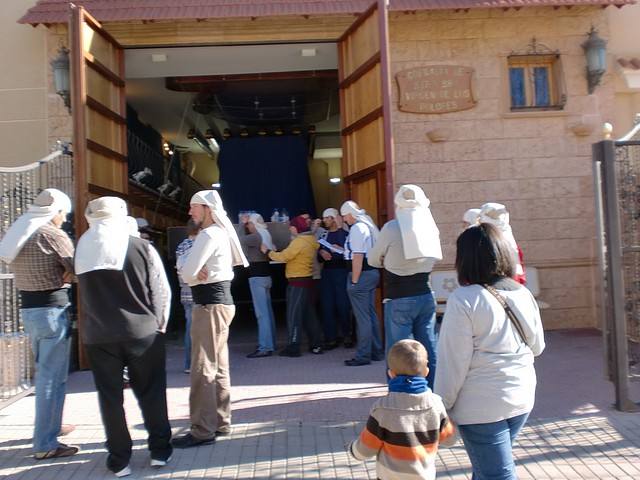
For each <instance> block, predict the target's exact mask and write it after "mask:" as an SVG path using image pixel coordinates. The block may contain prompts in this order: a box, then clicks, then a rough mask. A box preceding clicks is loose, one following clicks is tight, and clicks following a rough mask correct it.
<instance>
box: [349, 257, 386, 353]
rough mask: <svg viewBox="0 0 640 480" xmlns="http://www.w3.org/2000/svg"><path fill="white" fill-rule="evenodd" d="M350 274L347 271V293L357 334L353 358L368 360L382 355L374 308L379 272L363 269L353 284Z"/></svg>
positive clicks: (378, 325) (376, 314) (378, 324)
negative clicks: (354, 318)
mask: <svg viewBox="0 0 640 480" xmlns="http://www.w3.org/2000/svg"><path fill="white" fill-rule="evenodd" d="M351 275H352V274H351V273H349V276H348V279H347V294H348V295H349V300H350V301H351V308H352V309H353V314H354V316H355V317H356V335H357V336H358V350H357V351H356V355H355V357H354V359H355V360H358V361H362V362H368V361H371V358H372V357H373V358H379V357H383V355H384V354H383V351H382V339H381V335H380V322H379V320H378V312H377V310H376V286H377V285H378V281H379V280H380V272H378V270H375V269H371V270H363V271H362V273H361V274H360V278H359V279H358V283H357V284H355V285H352V284H351ZM379 359H381V358H379Z"/></svg>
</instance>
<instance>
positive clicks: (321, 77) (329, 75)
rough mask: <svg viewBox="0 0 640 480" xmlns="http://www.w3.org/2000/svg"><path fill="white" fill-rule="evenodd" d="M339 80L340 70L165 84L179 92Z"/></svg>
mask: <svg viewBox="0 0 640 480" xmlns="http://www.w3.org/2000/svg"><path fill="white" fill-rule="evenodd" d="M337 78H338V70H317V71H316V70H311V71H304V72H271V73H251V74H237V75H202V76H189V77H167V78H166V80H165V84H166V87H167V89H169V90H173V91H178V92H200V91H206V92H211V91H215V90H216V88H220V89H223V88H224V87H225V85H226V86H228V85H229V84H230V83H240V82H256V81H284V80H310V79H314V80H318V81H320V82H322V81H325V80H326V81H331V82H335V81H336V79H337Z"/></svg>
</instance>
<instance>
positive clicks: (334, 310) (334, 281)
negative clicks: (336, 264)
mask: <svg viewBox="0 0 640 480" xmlns="http://www.w3.org/2000/svg"><path fill="white" fill-rule="evenodd" d="M347 275H348V272H347V269H346V268H326V267H325V268H324V269H323V270H322V278H321V279H320V306H321V308H322V326H323V328H324V340H325V342H335V341H336V338H337V337H338V325H340V331H341V333H342V336H343V337H344V338H345V339H348V338H350V337H351V328H350V325H349V323H350V320H351V306H350V305H349V296H348V295H347V287H346V284H347Z"/></svg>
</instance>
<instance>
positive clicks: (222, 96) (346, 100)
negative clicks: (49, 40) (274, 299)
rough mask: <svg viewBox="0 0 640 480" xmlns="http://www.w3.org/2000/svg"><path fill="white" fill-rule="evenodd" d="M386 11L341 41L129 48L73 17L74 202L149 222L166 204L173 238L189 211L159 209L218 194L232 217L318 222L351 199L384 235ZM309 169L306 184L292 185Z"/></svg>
mask: <svg viewBox="0 0 640 480" xmlns="http://www.w3.org/2000/svg"><path fill="white" fill-rule="evenodd" d="M385 5H386V4H385V2H384V0H377V1H375V2H372V5H371V7H370V8H369V9H368V10H367V11H366V12H364V13H363V14H362V15H361V16H360V17H358V19H357V20H356V21H355V22H354V23H353V25H352V26H351V27H350V28H349V29H348V30H347V31H346V32H345V33H344V35H342V36H341V37H340V38H339V39H337V42H336V43H332V42H326V43H325V42H323V43H299V42H298V43H279V44H269V45H266V44H251V45H248V44H243V45H224V46H220V45H216V46H204V47H202V46H199V47H183V46H180V47H178V46H171V40H170V39H169V40H168V42H167V45H168V46H167V47H166V48H161V47H157V46H156V47H154V48H153V49H137V48H133V47H129V48H128V49H124V50H123V49H122V47H120V46H119V45H118V42H117V41H115V40H114V39H113V38H112V37H111V36H110V35H109V34H108V33H107V32H104V31H103V30H102V29H101V26H100V25H99V24H98V23H97V22H96V21H95V20H93V19H91V18H90V16H89V15H88V14H86V12H84V10H83V9H82V8H78V7H75V6H72V7H71V8H72V11H73V12H74V14H73V22H72V25H71V26H70V30H71V42H70V44H71V47H72V48H71V50H72V51H73V52H72V56H71V58H72V71H73V74H74V80H75V81H74V92H73V99H74V100H73V102H72V105H73V107H74V110H75V111H74V144H75V147H76V150H77V152H80V153H79V154H78V153H77V154H76V161H77V162H78V163H79V164H81V165H80V166H81V167H82V168H83V169H84V172H86V178H84V177H83V178H79V179H78V180H77V183H78V185H79V187H78V196H77V198H76V202H78V203H79V205H80V206H81V208H83V206H84V204H85V203H86V201H87V200H88V199H90V198H91V197H95V196H100V195H109V194H110V195H118V194H120V195H124V196H125V197H126V198H128V200H129V203H130V205H133V209H134V211H132V212H131V213H133V214H134V215H135V216H140V215H139V212H141V211H142V212H145V211H146V210H147V208H148V205H147V203H154V202H155V200H156V199H157V202H155V207H154V206H153V205H151V207H152V208H153V210H152V211H151V213H152V214H153V215H154V217H155V216H156V214H158V212H160V215H159V217H160V218H161V220H160V221H159V222H158V223H156V221H155V218H154V219H152V220H153V224H157V225H160V224H161V223H160V222H162V225H164V226H167V227H168V226H171V225H176V224H180V223H179V220H180V218H182V223H184V222H186V219H187V216H186V210H185V209H184V208H183V209H180V208H175V209H174V208H172V206H171V205H169V204H161V200H162V197H166V198H169V199H172V200H174V201H175V203H176V204H178V206H180V203H178V202H183V203H182V205H184V202H185V199H186V203H187V204H188V199H189V198H190V193H192V191H193V189H195V190H199V189H202V188H210V185H214V184H219V188H220V189H221V195H222V197H223V200H224V202H225V205H226V207H227V210H228V212H229V214H230V215H231V216H232V218H233V216H234V215H237V214H238V213H239V212H240V211H241V210H243V209H244V210H256V211H258V212H259V213H261V214H262V215H263V216H264V217H265V218H267V219H270V217H271V213H272V209H273V210H275V209H276V208H280V209H282V208H284V209H287V210H288V211H289V212H290V213H292V214H295V213H296V211H297V210H298V209H306V210H309V211H310V213H312V214H317V212H318V211H320V210H321V209H324V208H325V207H328V206H338V205H339V204H340V203H341V202H342V201H343V200H344V199H345V198H347V197H348V198H352V199H354V200H355V201H356V202H358V203H359V204H360V206H361V207H364V208H366V210H367V211H368V212H369V213H370V214H371V215H372V216H373V217H374V219H377V222H378V223H379V224H382V223H383V222H384V221H385V220H386V219H387V217H388V205H391V203H390V199H391V198H392V188H393V179H392V172H393V149H392V140H391V128H390V107H389V102H390V93H389V91H390V87H389V67H388V65H389V61H388V48H387V44H388V35H387V18H386V6H385ZM100 37H102V38H103V39H104V41H96V40H97V39H99V38H100ZM176 40H177V39H176ZM123 52H124V53H123ZM317 61H321V62H320V63H314V62H317ZM87 73H89V74H87ZM123 90H124V93H123ZM338 99H339V100H338ZM105 119H106V120H105ZM125 123H126V133H124V134H123V133H122V125H123V124H125ZM111 124H113V125H114V126H113V127H112V126H111ZM285 138H287V141H286V142H285ZM243 142H246V143H243ZM247 145H251V148H248V147H247ZM105 159H107V160H106V161H105ZM285 159H286V160H287V162H284V160H285ZM223 160H224V161H223ZM279 162H283V163H279ZM301 164H302V165H304V166H306V172H305V171H301V172H296V176H295V177H294V176H292V175H291V174H292V171H293V170H296V169H297V168H299V167H300V166H301ZM78 168H80V167H78ZM300 170H304V169H302V168H301V169H300ZM332 179H334V182H331V180H332ZM335 179H339V180H340V183H342V184H343V185H344V186H341V185H340V184H339V183H338V182H337V181H336V180H335ZM249 180H250V181H251V183H250V182H249ZM187 186H189V188H186V187H187ZM189 190H192V191H191V192H189ZM274 192H275V193H274ZM291 192H293V193H295V194H297V195H301V194H302V196H299V197H293V198H290V197H288V196H287V197H285V196H284V194H285V193H291ZM158 193H159V194H160V196H158ZM154 195H155V196H154ZM267 195H270V197H269V199H268V200H266V201H265V200H264V198H265V197H266V196H267ZM273 195H275V196H273ZM278 195H279V196H278ZM281 197H284V198H281ZM232 198H234V199H232ZM235 198H237V199H235ZM149 199H151V200H152V201H151V202H148V200H149ZM263 201H264V203H259V202H263ZM145 202H146V203H145ZM278 203H279V204H280V205H278ZM160 207H162V208H160ZM279 211H280V213H282V212H281V210H279ZM77 217H78V218H79V216H78V215H77ZM76 225H77V227H79V230H78V231H77V234H78V235H79V234H81V233H82V232H83V230H84V228H83V227H84V226H83V225H81V223H80V222H79V223H77V224H76ZM274 240H276V239H275V238H274ZM169 247H170V246H169ZM166 251H171V248H168V249H167V250H166Z"/></svg>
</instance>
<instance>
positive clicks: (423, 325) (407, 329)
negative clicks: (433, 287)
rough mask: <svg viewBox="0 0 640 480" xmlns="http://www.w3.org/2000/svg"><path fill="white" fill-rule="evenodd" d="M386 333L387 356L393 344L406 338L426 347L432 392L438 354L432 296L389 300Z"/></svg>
mask: <svg viewBox="0 0 640 480" xmlns="http://www.w3.org/2000/svg"><path fill="white" fill-rule="evenodd" d="M384 332H385V347H386V352H387V353H389V349H390V348H391V347H392V346H393V344H395V343H396V342H398V341H399V340H405V339H407V338H410V339H413V340H416V341H417V342H420V343H421V344H422V345H424V348H426V350H427V354H428V355H429V375H427V382H428V383H429V388H431V389H433V381H434V379H435V376H436V360H437V355H438V339H437V337H436V301H435V299H434V298H433V293H431V292H429V293H426V294H424V295H417V296H414V297H402V298H391V299H386V300H385V302H384Z"/></svg>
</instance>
